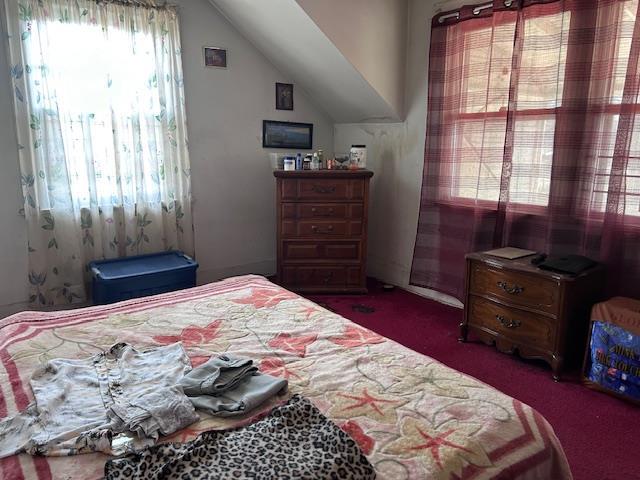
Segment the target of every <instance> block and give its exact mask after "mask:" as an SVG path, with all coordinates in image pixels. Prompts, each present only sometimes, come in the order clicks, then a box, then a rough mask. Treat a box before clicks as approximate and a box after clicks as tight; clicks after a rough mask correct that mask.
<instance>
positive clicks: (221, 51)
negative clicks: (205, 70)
mask: <svg viewBox="0 0 640 480" xmlns="http://www.w3.org/2000/svg"><path fill="white" fill-rule="evenodd" d="M202 53H203V55H204V66H205V67H214V68H227V49H226V48H220V47H202Z"/></svg>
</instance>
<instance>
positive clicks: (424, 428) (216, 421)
mask: <svg viewBox="0 0 640 480" xmlns="http://www.w3.org/2000/svg"><path fill="white" fill-rule="evenodd" d="M117 342H126V343H130V344H132V345H134V346H136V347H138V346H140V347H150V346H154V345H155V346H159V345H167V344H170V343H174V342H182V344H183V346H184V347H185V349H186V351H187V353H188V354H189V356H190V359H191V362H192V365H193V366H194V367H195V366H197V365H200V364H201V363H203V362H205V361H206V360H207V359H208V358H209V357H210V356H211V355H218V354H221V353H223V352H229V353H233V354H235V355H239V356H245V357H249V358H252V359H254V360H255V361H256V362H258V364H259V366H260V369H261V370H262V371H263V372H265V373H268V374H271V375H277V376H280V377H284V378H286V379H287V380H288V381H289V391H288V392H287V393H286V394H283V395H282V396H280V397H276V398H273V399H272V400H271V401H270V402H269V403H267V404H265V405H263V406H262V407H260V409H259V410H257V411H254V412H251V413H250V414H248V415H247V416H245V417H241V418H237V417H234V418H216V417H209V416H207V415H205V414H202V415H201V417H202V418H201V420H200V421H199V422H198V423H195V424H193V425H191V426H190V427H189V428H187V429H185V430H181V431H179V432H177V433H175V434H174V435H172V436H171V437H167V438H164V439H162V441H171V442H176V441H178V442H180V441H188V440H191V439H193V438H195V437H196V436H197V435H198V434H199V433H201V432H203V431H207V430H212V429H226V428H231V427H236V426H240V425H245V424H248V423H251V422H252V421H253V420H254V419H255V418H258V417H260V416H262V415H264V413H265V412H267V411H269V410H270V409H271V408H273V407H274V406H276V405H279V404H281V403H283V402H286V401H287V400H288V399H289V397H290V396H291V395H293V394H296V393H299V394H301V395H303V396H305V397H307V398H308V399H310V400H311V401H312V402H313V403H314V404H315V405H316V406H317V407H318V408H319V409H320V410H321V411H322V412H323V413H324V414H325V415H326V416H327V417H328V418H329V419H331V420H332V421H333V422H335V423H336V424H337V425H338V426H339V427H340V428H342V429H343V430H344V431H345V432H347V433H348V434H349V435H351V436H352V438H353V439H354V440H355V441H356V442H357V443H358V445H359V446H360V448H361V450H362V451H363V452H364V454H365V455H366V456H367V458H368V459H369V461H370V462H371V463H372V464H373V466H374V467H375V469H376V472H377V476H378V478H381V479H392V480H402V479H414V478H415V479H418V478H420V479H425V478H429V479H489V478H504V479H522V480H526V479H541V478H549V479H551V478H553V479H556V480H562V479H569V478H571V473H570V471H569V467H568V464H567V460H566V457H565V455H564V452H563V451H562V448H561V446H560V444H559V442H558V439H557V438H556V436H555V434H554V432H553V430H552V428H551V426H550V425H549V423H548V422H547V421H546V420H545V419H544V418H543V417H542V416H541V415H540V414H539V413H537V412H536V411H535V410H533V409H532V408H531V407H529V406H527V405H525V404H523V403H521V402H519V401H518V400H515V399H513V398H511V397H509V396H507V395H505V394H503V393H500V392H499V391H497V390H495V389H494V388H492V387H490V386H488V385H486V384H484V383H482V382H480V381H478V380H475V379H474V378H472V377H469V376H466V375H464V374H462V373H460V372H458V371H456V370H453V369H451V368H449V367H447V366H445V365H443V364H441V363H439V362H437V361H436V360H434V359H432V358H429V357H426V356H424V355H421V354H419V353H416V352H414V351H412V350H409V349H408V348H405V347H403V346H402V345H400V344H398V343H396V342H394V341H392V340H389V339H387V338H384V337H382V336H380V335H377V334H376V333H374V332H372V331H370V330H368V329H366V328H364V327H361V326H358V325H356V324H355V323H352V322H351V321H349V320H347V319H345V318H343V317H341V316H340V315H337V314H335V313H332V312H330V311H328V310H326V309H324V308H322V307H320V306H318V305H317V304H315V303H313V302H311V301H309V300H306V299H304V298H302V297H300V296H298V295H296V294H294V293H292V292H289V291H287V290H285V289H283V288H281V287H279V286H277V285H275V284H273V283H271V282H269V281H268V280H266V279H265V278H263V277H260V276H256V275H248V276H242V277H233V278H229V279H226V280H223V281H221V282H216V283H212V284H209V285H204V286H201V287H196V288H192V289H188V290H182V291H178V292H172V293H167V294H163V295H158V296H154V297H146V298H140V299H134V300H130V301H126V302H121V303H116V304H112V305H106V306H100V307H90V308H83V309H77V310H67V311H61V312H47V313H43V312H22V313H19V314H16V315H13V316H10V317H7V318H5V319H3V320H0V360H1V363H0V417H5V416H8V415H13V414H14V413H16V412H18V411H20V410H23V409H25V408H26V407H27V405H28V404H29V403H30V402H31V401H32V398H33V396H32V393H31V390H30V387H29V379H30V377H31V374H32V372H33V371H34V369H35V368H36V367H37V366H39V365H41V364H43V363H45V362H46V361H47V360H49V359H52V358H83V357H89V356H92V355H94V354H96V353H97V352H100V351H102V350H104V349H106V348H108V347H110V346H111V345H113V344H115V343H117ZM107 460H108V457H106V456H105V455H103V454H86V455H75V456H69V457H31V456H29V455H26V454H21V455H15V456H12V457H8V458H4V459H2V460H0V477H1V478H5V479H9V478H10V479H22V478H24V479H39V480H46V479H51V478H56V479H76V478H77V479H85V480H86V479H98V478H101V477H102V476H103V475H104V464H105V462H106V461H107Z"/></svg>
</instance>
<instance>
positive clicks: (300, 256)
mask: <svg viewBox="0 0 640 480" xmlns="http://www.w3.org/2000/svg"><path fill="white" fill-rule="evenodd" d="M360 248H361V245H360V242H359V241H357V240H356V241H344V242H340V241H335V242H332V241H326V242H322V241H318V240H309V241H287V240H284V241H283V242H282V260H283V261H284V262H290V261H294V262H295V261H307V262H308V261H310V260H341V261H353V262H355V261H359V260H360Z"/></svg>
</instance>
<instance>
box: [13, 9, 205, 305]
mask: <svg viewBox="0 0 640 480" xmlns="http://www.w3.org/2000/svg"><path fill="white" fill-rule="evenodd" d="M5 9H6V14H7V15H6V18H7V30H8V33H9V35H8V45H9V57H10V62H11V77H12V78H11V80H12V82H13V91H14V96H15V99H14V103H15V114H16V124H17V132H18V149H19V158H20V170H21V180H22V191H23V194H24V215H25V218H26V220H27V224H28V238H29V245H28V249H29V282H30V285H31V298H30V301H31V302H32V303H37V304H41V305H54V304H60V303H71V302H74V301H81V300H83V299H84V298H85V295H86V294H85V285H86V283H87V280H88V276H87V271H86V265H87V263H88V262H89V261H91V260H93V259H100V258H112V257H118V256H125V255H136V254H142V253H151V252H156V251H162V250H165V249H181V250H184V251H186V252H188V253H191V254H192V253H193V228H192V220H191V190H190V178H189V177H190V166H189V154H188V149H187V130H186V118H185V109H184V89H183V77H182V65H181V57H180V54H181V51H180V35H179V30H178V19H177V15H176V11H175V9H174V8H171V7H163V8H158V7H155V6H153V5H152V4H146V3H144V2H131V3H129V2H114V3H111V2H96V1H91V0H32V1H28V0H5Z"/></svg>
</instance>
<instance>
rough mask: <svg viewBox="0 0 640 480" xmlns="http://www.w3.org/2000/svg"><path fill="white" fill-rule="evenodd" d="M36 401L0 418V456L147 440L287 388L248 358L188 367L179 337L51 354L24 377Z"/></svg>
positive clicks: (236, 411) (240, 410)
mask: <svg viewBox="0 0 640 480" xmlns="http://www.w3.org/2000/svg"><path fill="white" fill-rule="evenodd" d="M30 383H31V388H32V390H33V394H34V397H35V402H34V403H33V404H31V405H30V406H29V407H28V408H27V409H26V410H25V411H24V412H21V413H20V414H18V415H16V416H14V417H12V418H8V419H5V420H3V421H2V422H0V458H1V457H6V456H8V455H13V454H15V453H19V452H22V451H26V452H27V453H30V454H32V455H51V456H60V455H74V454H78V453H88V452H104V453H107V454H110V455H120V454H122V453H125V452H126V451H131V450H133V449H135V448H141V447H144V446H148V445H152V444H154V443H155V442H156V440H157V439H158V438H159V437H160V435H170V434H172V433H173V432H175V431H177V430H180V429H182V428H184V427H186V426H188V425H190V424H192V423H194V422H196V421H198V420H199V419H200V417H199V416H198V414H197V413H196V411H195V408H199V409H202V410H203V411H205V412H207V413H209V414H211V415H221V416H230V415H241V414H244V413H246V412H248V411H250V410H251V409H253V408H255V407H257V406H258V405H260V404H261V403H262V402H264V401H266V400H267V399H269V398H271V397H272V396H274V395H276V394H278V393H279V392H281V391H283V390H285V389H286V388H287V381H286V380H284V379H281V378H276V377H272V376H270V375H264V374H261V373H260V372H259V371H258V369H257V367H255V366H254V365H253V361H252V360H250V359H240V358H234V357H231V356H228V355H221V356H219V357H212V358H211V359H210V360H209V361H208V362H207V363H205V364H203V365H201V366H199V367H197V368H195V369H193V370H192V369H191V362H190V361H189V357H188V356H187V354H186V352H185V351H184V349H183V348H182V345H181V344H180V343H174V344H172V345H167V346H163V347H159V348H155V349H151V350H147V351H138V350H136V349H135V348H133V347H132V346H131V345H127V344H124V343H119V344H116V345H114V346H113V347H111V348H110V349H109V350H108V351H107V352H102V353H100V354H98V355H95V356H93V357H91V358H88V359H80V360H76V359H55V360H50V361H49V362H47V364H46V365H45V366H44V367H43V368H41V369H39V370H37V371H36V372H35V373H34V374H33V376H32V378H31V382H30Z"/></svg>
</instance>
